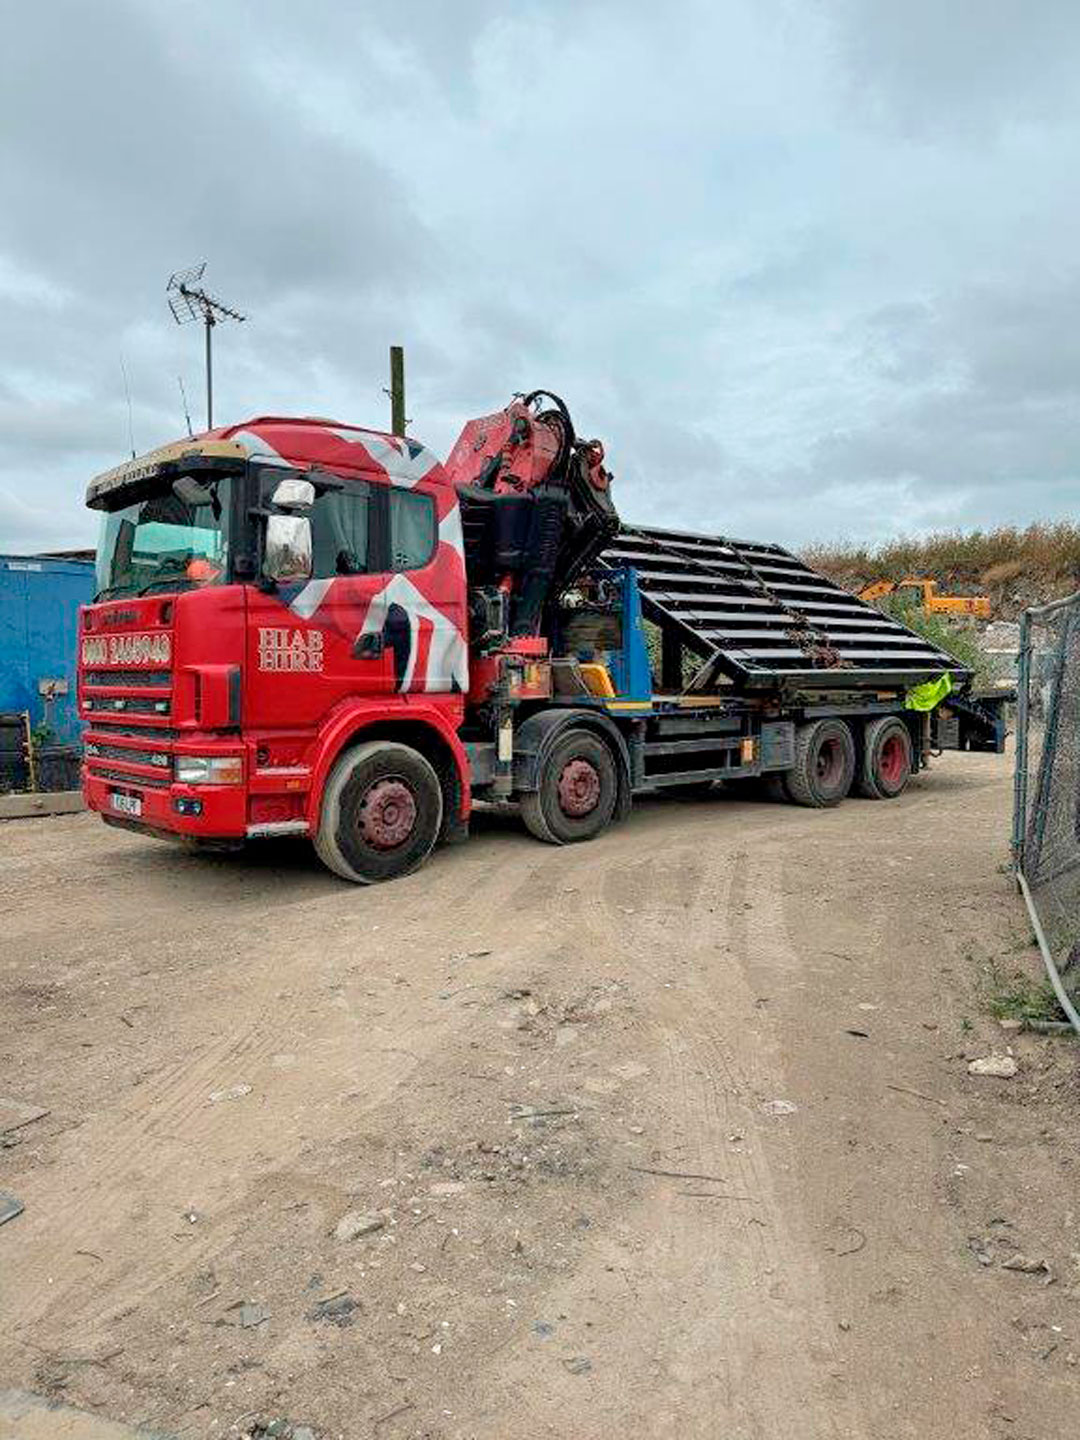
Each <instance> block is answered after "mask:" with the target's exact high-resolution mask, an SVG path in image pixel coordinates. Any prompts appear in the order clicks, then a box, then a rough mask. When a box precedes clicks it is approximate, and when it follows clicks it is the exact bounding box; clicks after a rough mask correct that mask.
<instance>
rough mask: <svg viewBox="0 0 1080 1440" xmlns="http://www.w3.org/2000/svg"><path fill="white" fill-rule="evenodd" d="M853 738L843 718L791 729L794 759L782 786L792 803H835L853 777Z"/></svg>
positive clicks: (818, 805) (821, 806) (822, 805)
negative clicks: (793, 741) (793, 731)
mask: <svg viewBox="0 0 1080 1440" xmlns="http://www.w3.org/2000/svg"><path fill="white" fill-rule="evenodd" d="M855 761H856V754H855V737H854V736H853V735H852V733H851V728H850V726H848V725H847V724H846V723H845V722H844V721H843V720H814V721H811V722H810V723H809V724H807V725H800V726H799V728H798V729H797V730H796V731H795V762H794V764H793V765H792V767H791V769H790V770H786V771H785V772H784V776H783V782H782V784H783V789H784V791H785V793H786V794H787V797H788V799H790V800H792V801H794V803H795V804H796V805H809V806H811V807H812V808H814V809H816V810H821V809H826V808H828V807H829V806H832V805H839V804H840V801H841V800H843V798H844V796H845V795H846V794H847V793H848V791H849V790H850V789H851V785H852V781H853V780H854V779H855Z"/></svg>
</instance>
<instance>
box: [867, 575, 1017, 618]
mask: <svg viewBox="0 0 1080 1440" xmlns="http://www.w3.org/2000/svg"><path fill="white" fill-rule="evenodd" d="M897 590H918V591H919V592H920V595H921V598H922V607H923V609H924V610H926V611H927V612H928V613H929V614H937V615H974V616H975V617H976V618H977V619H979V620H989V619H990V597H989V596H988V595H939V594H938V588H937V581H936V580H913V579H908V580H875V581H874V583H873V584H872V585H867V586H866V588H865V589H863V590H860V591H859V599H860V600H866V601H869V602H870V603H871V604H872V603H873V602H874V601H875V600H880V599H881V598H882V597H883V596H885V595H892V594H894V593H895V592H896V591H897Z"/></svg>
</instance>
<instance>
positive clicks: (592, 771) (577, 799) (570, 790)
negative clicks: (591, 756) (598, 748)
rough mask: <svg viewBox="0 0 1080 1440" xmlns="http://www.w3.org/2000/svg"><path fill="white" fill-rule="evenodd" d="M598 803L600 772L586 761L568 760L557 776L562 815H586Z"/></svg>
mask: <svg viewBox="0 0 1080 1440" xmlns="http://www.w3.org/2000/svg"><path fill="white" fill-rule="evenodd" d="M599 803H600V772H599V771H598V770H597V769H596V766H595V765H590V764H589V762H588V760H570V761H569V762H568V763H567V764H566V765H564V766H563V771H562V774H561V775H560V776H559V808H560V809H561V810H562V812H563V814H564V815H570V816H574V817H577V816H580V815H588V814H589V812H590V811H591V810H595V809H596V807H597V805H598V804H599Z"/></svg>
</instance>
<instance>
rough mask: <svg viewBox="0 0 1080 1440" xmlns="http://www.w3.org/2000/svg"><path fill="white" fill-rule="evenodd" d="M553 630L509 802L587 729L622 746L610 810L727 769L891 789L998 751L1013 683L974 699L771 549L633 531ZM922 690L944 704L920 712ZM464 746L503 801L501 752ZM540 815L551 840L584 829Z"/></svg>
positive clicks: (797, 781) (518, 722) (889, 794)
mask: <svg viewBox="0 0 1080 1440" xmlns="http://www.w3.org/2000/svg"><path fill="white" fill-rule="evenodd" d="M556 633H557V635H558V639H557V642H556V649H557V650H561V651H562V652H563V658H562V659H561V660H556V661H555V662H554V668H555V671H556V681H555V694H554V695H553V696H552V697H550V698H549V699H546V700H545V701H544V702H543V704H541V705H537V706H535V707H531V706H530V705H529V704H528V703H527V702H523V703H521V704H519V705H518V706H517V707H516V709H515V715H514V722H513V726H514V728H513V755H514V760H513V766H512V771H511V776H512V778H511V779H510V781H509V783H504V784H503V786H502V793H503V794H507V795H511V796H513V797H515V798H521V797H523V796H525V797H528V796H534V795H536V794H538V793H542V792H543V790H544V787H545V784H547V785H548V786H549V787H550V786H551V785H552V784H553V783H557V782H554V781H553V780H552V778H551V774H550V771H551V759H550V757H551V752H552V749H553V747H554V744H555V742H556V741H557V740H558V738H559V737H560V736H562V735H564V734H565V733H567V732H568V731H574V730H582V729H583V730H586V731H591V732H592V733H594V734H595V735H597V736H598V737H602V738H603V739H604V740H605V741H606V742H607V743H608V744H609V745H611V746H612V747H614V748H615V749H616V750H617V753H618V756H619V759H620V766H619V770H620V774H621V775H622V776H623V789H624V792H625V793H624V794H622V795H621V796H620V802H619V804H618V805H617V806H616V810H615V816H614V817H613V818H616V817H617V815H618V813H620V810H621V812H622V813H625V811H626V809H628V808H629V804H630V802H631V800H632V797H633V796H634V795H639V794H648V793H650V792H657V791H664V790H666V791H672V790H674V791H680V792H684V793H686V792H694V793H704V792H705V791H706V790H707V789H709V788H710V787H711V786H713V785H715V784H716V783H718V782H721V781H723V782H727V783H729V784H740V785H741V786H743V787H744V788H746V789H747V791H748V792H749V791H750V790H751V789H752V788H753V783H752V782H764V785H763V787H762V788H764V789H766V790H767V791H768V792H769V794H770V795H771V796H772V797H773V798H776V799H784V800H790V801H794V802H796V803H800V804H804V805H811V806H822V807H823V806H830V805H835V804H838V803H839V802H840V801H841V800H842V799H844V798H845V796H846V795H848V794H849V793H852V792H854V793H857V794H860V795H863V796H865V797H866V798H871V799H891V798H894V797H895V796H896V795H898V794H900V793H901V791H902V790H903V789H904V787H905V785H906V783H907V780H908V778H909V777H910V775H911V774H912V773H914V772H915V771H916V770H918V769H920V768H923V767H925V766H926V765H927V764H928V763H929V760H930V757H931V756H932V755H933V754H934V753H935V752H940V750H942V749H949V748H952V749H969V750H990V751H995V752H998V753H1000V752H1001V751H1002V750H1003V748H1004V743H1005V735H1006V730H1005V704H1006V702H1007V700H1008V699H1009V696H1008V694H1006V693H1004V692H994V693H991V694H983V695H981V696H975V695H972V694H971V693H970V691H969V685H970V679H971V677H970V674H969V672H967V671H966V670H964V669H963V668H962V667H961V666H959V665H958V664H957V662H956V661H955V660H954V659H953V658H952V657H951V656H949V655H948V654H946V653H945V652H944V651H942V650H940V649H938V648H937V647H936V646H934V645H932V644H930V643H929V642H928V641H926V640H924V639H922V638H921V637H920V636H918V635H915V634H913V633H912V632H911V631H909V630H908V629H907V628H906V627H904V626H902V625H900V624H898V623H897V622H896V621H894V620H892V619H891V618H890V617H888V616H886V615H883V614H881V613H880V612H879V611H877V610H875V609H874V608H873V607H871V606H870V605H867V604H865V603H864V602H862V601H861V600H859V599H858V598H857V597H856V596H854V595H850V594H849V593H848V592H846V591H844V590H842V589H840V587H839V586H837V585H835V584H833V582H832V581H830V580H828V579H827V578H826V577H824V576H822V575H819V574H817V573H816V572H814V571H812V570H810V569H809V568H808V567H807V566H806V565H805V564H804V563H803V562H802V561H800V560H799V559H797V558H796V557H795V556H794V555H791V554H790V553H789V552H787V551H786V550H783V549H782V548H781V547H779V546H776V545H761V544H753V543H750V542H742V541H732V540H728V539H726V538H723V537H718V536H705V535H700V534H695V533H691V532H685V531H674V530H660V529H647V528H642V527H635V528H633V529H630V528H627V529H624V530H622V531H621V532H620V534H619V535H618V536H617V538H616V539H615V541H614V542H613V543H612V544H611V545H610V546H609V547H608V548H607V549H606V550H605V551H604V553H603V555H602V557H601V561H600V564H599V565H598V566H597V567H594V568H593V569H592V570H591V571H589V572H587V573H586V574H585V575H583V576H582V577H580V578H579V581H578V584H577V587H576V590H575V591H572V592H571V593H570V594H569V595H567V596H564V597H563V603H562V605H561V607H560V612H559V619H558V623H557V625H556ZM650 641H651V644H650ZM657 680H659V684H657ZM924 687H931V689H933V690H934V691H935V692H936V694H938V695H940V696H942V697H943V698H941V699H939V700H938V701H937V703H934V704H932V705H931V706H929V707H928V708H925V709H919V708H916V706H915V703H914V702H913V692H914V699H915V700H918V698H919V692H920V691H921V690H922V689H923V688H924ZM932 698H933V697H932ZM466 744H467V747H468V750H469V755H470V763H471V765H472V771H473V786H474V792H475V793H476V794H477V796H478V797H480V798H484V797H485V796H490V797H494V798H499V797H500V785H499V766H498V761H497V750H496V747H495V746H494V745H493V744H492V743H491V741H490V740H488V739H486V738H483V739H480V738H476V739H469V738H468V737H466ZM548 808H549V810H550V809H552V808H553V807H552V806H551V804H550V797H549V806H548ZM531 812H532V813H531V814H530V811H529V810H528V809H527V810H526V817H525V818H526V821H527V822H529V823H530V825H531V828H533V829H535V830H536V831H537V833H539V834H540V835H541V836H542V838H544V839H572V838H581V837H579V836H577V835H575V834H573V833H571V832H569V831H568V832H567V833H566V834H560V833H559V830H560V826H559V823H558V817H556V820H555V822H554V823H553V822H552V819H551V817H550V816H548V818H547V819H546V820H545V819H543V818H542V817H541V820H540V823H539V824H537V823H536V806H535V803H534V804H533V805H532V806H531ZM552 832H555V833H552Z"/></svg>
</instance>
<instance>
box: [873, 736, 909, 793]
mask: <svg viewBox="0 0 1080 1440" xmlns="http://www.w3.org/2000/svg"><path fill="white" fill-rule="evenodd" d="M907 768H908V758H907V746H906V745H905V744H904V742H903V740H901V738H900V736H899V735H890V736H889V737H888V739H887V740H886V741H885V744H884V745H882V747H881V755H880V758H879V759H878V774H879V775H880V776H881V779H882V781H883V782H884V783H885V784H886V785H889V786H892V785H899V784H900V783H901V781H902V780H903V778H904V776H905V774H906V773H907Z"/></svg>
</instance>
